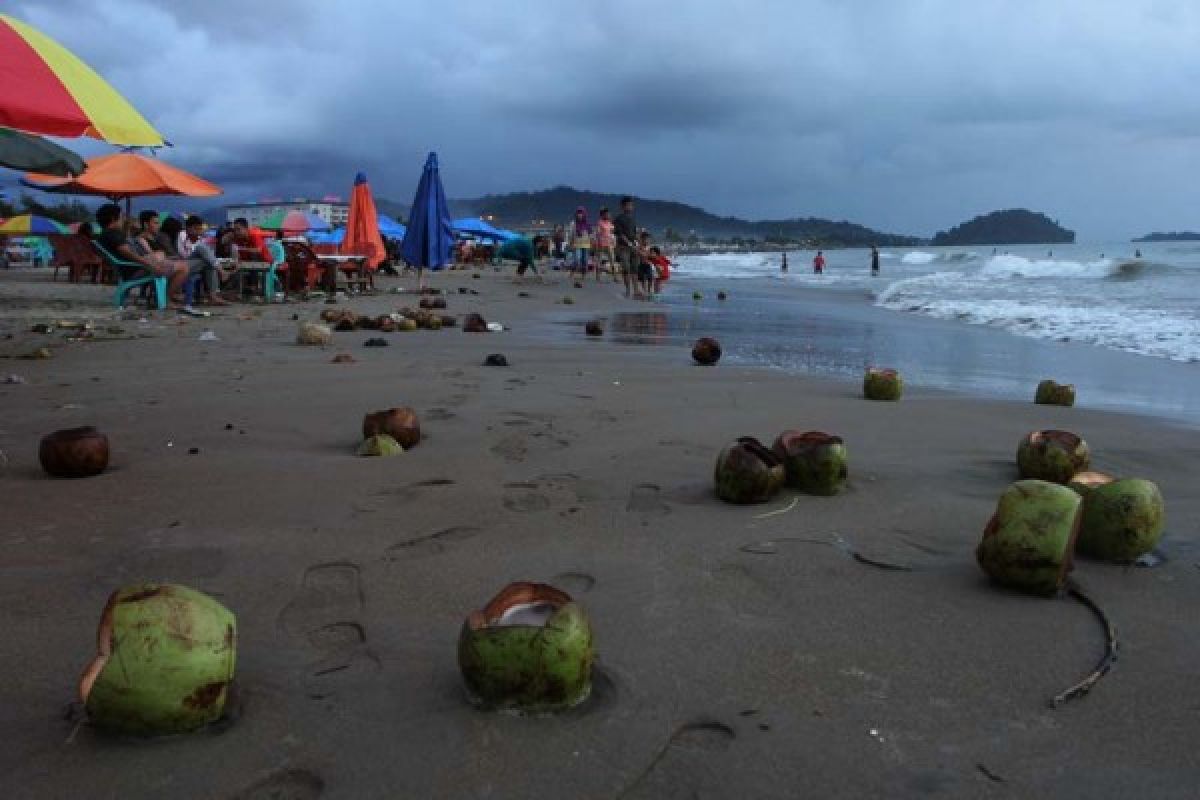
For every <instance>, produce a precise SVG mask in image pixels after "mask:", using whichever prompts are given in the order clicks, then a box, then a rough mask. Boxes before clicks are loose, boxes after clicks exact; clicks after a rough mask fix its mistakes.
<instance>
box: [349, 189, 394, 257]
mask: <svg viewBox="0 0 1200 800" xmlns="http://www.w3.org/2000/svg"><path fill="white" fill-rule="evenodd" d="M341 250H342V252H343V253H350V252H357V253H360V254H367V256H368V257H367V265H368V266H369V267H370V268H371V269H375V268H376V267H378V266H379V265H380V264H382V263H383V262H384V261H385V260H386V259H387V250H385V249H384V247H383V237H382V236H380V235H379V212H378V211H376V210H375V198H374V197H372V196H371V184H369V183H367V176H366V174H364V173H362V172H360V173H358V174H357V175H355V176H354V188H353V189H352V190H351V191H350V213H349V215H348V216H347V217H346V238H345V239H344V240H343V241H342V247H341Z"/></svg>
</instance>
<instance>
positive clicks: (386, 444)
mask: <svg viewBox="0 0 1200 800" xmlns="http://www.w3.org/2000/svg"><path fill="white" fill-rule="evenodd" d="M357 452H358V455H360V456H383V457H387V456H398V455H401V454H403V453H404V447H403V446H402V445H401V444H400V443H399V442H397V441H396V440H395V439H394V438H393V437H391V436H389V435H388V434H386V433H377V434H375V435H374V436H368V437H367V438H366V439H363V442H362V444H360V445H359V446H358V451H357Z"/></svg>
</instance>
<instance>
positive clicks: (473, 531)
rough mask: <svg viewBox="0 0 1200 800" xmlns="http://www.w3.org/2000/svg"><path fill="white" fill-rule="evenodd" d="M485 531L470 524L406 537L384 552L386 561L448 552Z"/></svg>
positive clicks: (426, 556)
mask: <svg viewBox="0 0 1200 800" xmlns="http://www.w3.org/2000/svg"><path fill="white" fill-rule="evenodd" d="M481 533H483V529H482V528H473V527H471V526H469V525H456V526H454V527H453V528H444V529H442V530H440V531H436V532H434V533H430V534H426V535H425V536H418V537H417V538H416V539H406V540H404V541H402V542H396V543H395V544H394V545H392V546H391V547H389V548H388V549H387V550H385V551H384V553H383V560H384V561H408V560H411V559H418V558H428V557H430V556H436V555H439V554H441V553H444V552H446V550H448V549H450V548H451V547H453V546H454V545H455V544H457V543H458V542H463V541H466V540H467V539H473V538H474V537H476V536H478V535H479V534H481Z"/></svg>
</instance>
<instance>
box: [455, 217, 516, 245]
mask: <svg viewBox="0 0 1200 800" xmlns="http://www.w3.org/2000/svg"><path fill="white" fill-rule="evenodd" d="M453 224H454V230H455V232H456V233H460V234H465V235H467V236H475V237H477V238H480V239H495V240H497V241H504V240H506V239H511V238H512V237H513V236H514V235H516V234H512V233H511V232H510V231H503V230H501V229H499V228H497V227H495V226H493V225H492V224H490V223H489V222H488V221H487V220H485V219H480V218H479V217H461V218H459V219H456V220H454V223H453Z"/></svg>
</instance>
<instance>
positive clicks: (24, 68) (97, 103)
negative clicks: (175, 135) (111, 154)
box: [0, 14, 167, 147]
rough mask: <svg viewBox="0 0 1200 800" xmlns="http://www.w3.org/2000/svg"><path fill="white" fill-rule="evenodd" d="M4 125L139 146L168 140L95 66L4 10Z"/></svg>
mask: <svg viewBox="0 0 1200 800" xmlns="http://www.w3.org/2000/svg"><path fill="white" fill-rule="evenodd" d="M0 126H3V127H6V128H14V129H16V130H19V131H25V132H26V133H40V134H44V135H46V136H65V137H76V136H90V137H92V138H94V139H103V140H104V141H106V142H110V143H112V144H117V145H126V146H135V147H162V146H163V145H164V144H166V143H167V142H166V141H165V140H164V139H163V137H162V134H161V133H159V132H158V131H156V130H155V129H154V127H153V126H152V125H151V124H150V123H149V122H147V121H146V118H145V117H143V116H142V115H141V114H139V113H138V112H137V110H136V109H134V107H133V106H131V105H130V104H129V101H128V100H126V99H125V98H124V97H122V96H121V95H120V93H118V92H117V90H116V89H114V88H113V87H112V86H110V85H109V84H108V82H107V81H105V80H104V79H103V78H101V77H100V76H99V75H97V74H96V73H95V72H94V71H93V70H92V68H91V67H89V66H88V65H87V64H85V63H83V62H82V61H80V60H79V58H78V57H76V56H75V55H74V54H73V53H71V52H70V51H69V50H67V49H66V48H65V47H63V46H62V45H60V44H59V43H58V42H56V41H54V40H53V39H51V38H50V37H49V36H46V34H44V33H42V32H41V31H39V30H37V29H36V28H34V27H32V26H30V25H27V24H25V23H24V22H21V21H19V20H17V19H14V18H13V17H11V16H9V15H8V14H0Z"/></svg>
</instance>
